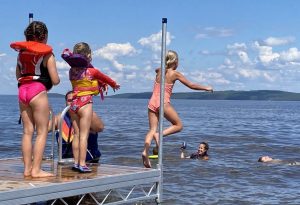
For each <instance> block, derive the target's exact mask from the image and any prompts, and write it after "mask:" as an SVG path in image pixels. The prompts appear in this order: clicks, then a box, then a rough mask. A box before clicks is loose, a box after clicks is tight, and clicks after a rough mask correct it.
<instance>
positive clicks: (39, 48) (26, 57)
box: [10, 41, 53, 90]
mask: <svg viewBox="0 0 300 205" xmlns="http://www.w3.org/2000/svg"><path fill="white" fill-rule="evenodd" d="M10 47H11V48H13V49H15V50H16V51H18V52H19V56H18V65H19V67H20V73H21V77H20V78H19V79H18V86H20V85H21V84H24V83H27V82H31V81H38V82H41V83H43V84H44V85H45V87H46V89H47V90H50V89H51V88H52V86H53V84H52V81H51V78H50V75H49V72H48V69H47V67H44V65H43V59H44V57H45V56H46V55H48V54H50V53H52V48H51V47H50V46H49V45H46V44H44V43H39V42H36V41H23V42H14V43H11V44H10Z"/></svg>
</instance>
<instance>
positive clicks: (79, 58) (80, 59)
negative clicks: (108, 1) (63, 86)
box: [61, 48, 94, 68]
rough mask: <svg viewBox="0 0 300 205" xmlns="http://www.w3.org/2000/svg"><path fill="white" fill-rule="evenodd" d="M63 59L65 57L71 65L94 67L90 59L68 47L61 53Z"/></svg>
mask: <svg viewBox="0 0 300 205" xmlns="http://www.w3.org/2000/svg"><path fill="white" fill-rule="evenodd" d="M61 57H62V59H64V60H65V61H66V62H67V63H68V64H69V65H70V66H71V67H79V68H94V66H93V65H92V64H91V63H90V61H89V59H87V58H86V57H85V56H83V55H81V54H77V53H76V54H73V53H72V52H71V51H70V50H69V49H68V48H66V49H65V50H64V51H63V53H62V54H61Z"/></svg>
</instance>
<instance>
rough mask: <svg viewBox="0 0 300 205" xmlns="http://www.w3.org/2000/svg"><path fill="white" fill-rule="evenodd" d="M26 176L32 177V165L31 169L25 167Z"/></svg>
mask: <svg viewBox="0 0 300 205" xmlns="http://www.w3.org/2000/svg"><path fill="white" fill-rule="evenodd" d="M23 174H24V177H30V176H31V167H30V169H26V168H25V169H24V173H23Z"/></svg>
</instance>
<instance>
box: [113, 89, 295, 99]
mask: <svg viewBox="0 0 300 205" xmlns="http://www.w3.org/2000/svg"><path fill="white" fill-rule="evenodd" d="M151 94H152V92H144V93H124V94H117V95H112V96H108V97H110V98H133V99H149V98H150V97H151ZM172 99H195V100H196V99H197V100H270V101H300V93H292V92H285V91H279V90H253V91H233V90H228V91H216V92H213V93H209V92H185V93H183V92H180V93H173V95H172Z"/></svg>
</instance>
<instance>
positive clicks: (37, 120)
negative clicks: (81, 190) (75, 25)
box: [11, 21, 60, 177]
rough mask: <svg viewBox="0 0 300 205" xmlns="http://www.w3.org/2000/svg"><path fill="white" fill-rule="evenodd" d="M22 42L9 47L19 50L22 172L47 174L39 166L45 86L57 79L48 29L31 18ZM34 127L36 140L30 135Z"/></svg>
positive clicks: (44, 129) (44, 134)
mask: <svg viewBox="0 0 300 205" xmlns="http://www.w3.org/2000/svg"><path fill="white" fill-rule="evenodd" d="M24 35H25V37H26V41H25V42H15V43H12V44H11V47H12V48H14V49H15V50H17V51H19V55H18V62H17V66H16V78H17V80H18V86H19V107H20V111H21V116H22V120H23V138H22V154H23V160H24V176H25V177H27V176H31V177H48V176H53V175H52V174H51V173H48V172H45V171H43V170H42V169H41V163H42V157H43V153H44V148H45V144H46V138H47V133H48V121H49V103H48V96H47V90H49V89H50V88H51V87H52V85H57V84H58V83H59V81H60V80H59V77H58V74H57V70H56V64H55V59H54V56H53V54H52V48H51V47H50V46H48V45H46V43H47V39H48V29H47V27H46V25H45V24H44V23H42V22H39V21H33V22H32V23H30V24H29V25H28V27H27V28H26V29H25V31H24ZM35 128H36V141H35V144H34V148H33V147H32V136H33V133H34V129H35Z"/></svg>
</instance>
